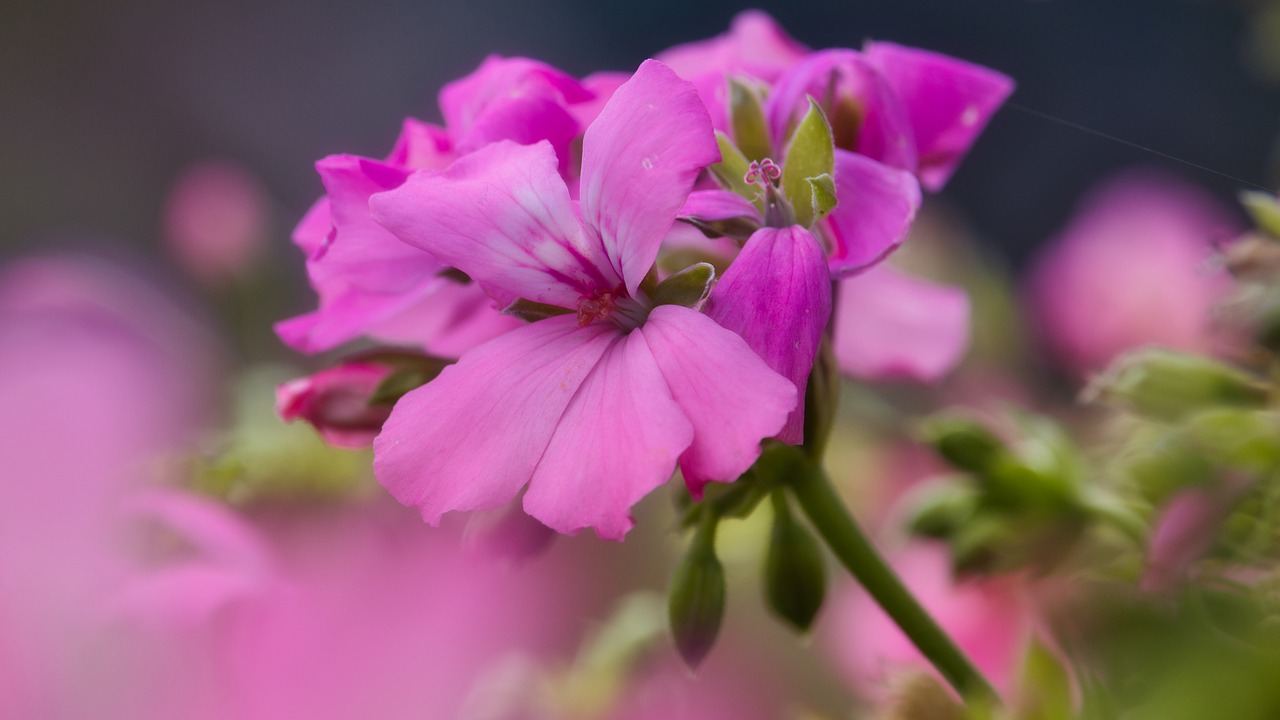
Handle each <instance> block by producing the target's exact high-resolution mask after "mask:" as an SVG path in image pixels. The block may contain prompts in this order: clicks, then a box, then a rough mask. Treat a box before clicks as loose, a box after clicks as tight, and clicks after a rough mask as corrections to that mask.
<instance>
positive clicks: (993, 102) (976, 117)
mask: <svg viewBox="0 0 1280 720" xmlns="http://www.w3.org/2000/svg"><path fill="white" fill-rule="evenodd" d="M865 52H866V57H867V60H869V61H870V62H871V63H872V64H873V65H875V66H876V67H877V68H879V70H880V72H881V73H883V74H884V76H885V78H887V79H888V81H889V84H890V85H891V86H892V87H893V90H894V92H895V93H896V94H897V96H898V97H899V98H900V99H901V101H902V105H903V107H904V108H905V109H906V113H907V117H908V119H909V121H910V122H911V128H912V131H913V134H914V136H915V144H916V151H917V153H918V154H919V158H920V160H919V162H920V167H919V171H918V172H919V175H920V181H921V182H922V183H923V184H924V186H925V187H926V188H928V189H929V190H933V191H937V190H940V189H942V186H943V185H945V184H946V183H947V180H948V179H950V177H951V173H953V172H955V169H956V165H957V164H959V162H960V160H961V159H963V158H964V156H965V154H966V153H968V152H969V148H970V146H972V145H973V143H974V141H975V140H977V138H978V135H979V134H980V133H981V132H982V130H983V128H985V127H986V126H987V122H988V121H989V120H990V119H991V116H992V115H994V114H995V112H996V110H998V109H999V108H1000V106H1001V105H1002V104H1004V101H1005V99H1006V98H1008V97H1009V94H1010V93H1012V92H1013V80H1012V79H1010V78H1009V77H1008V76H1006V75H1003V74H1001V73H998V72H996V71H994V70H991V69H990V68H985V67H982V66H981V65H975V64H973V63H968V62H965V61H963V60H957V59H956V58H953V57H948V56H946V55H942V54H939V53H934V52H928V51H926V50H918V49H916V48H910V47H903V46H902V45H895V44H893V43H886V42H872V43H867V46H866V51H865Z"/></svg>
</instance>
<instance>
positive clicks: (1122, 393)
mask: <svg viewBox="0 0 1280 720" xmlns="http://www.w3.org/2000/svg"><path fill="white" fill-rule="evenodd" d="M1270 394H1271V387H1270V386H1269V385H1268V384H1267V383H1264V382H1263V381H1261V380H1259V379H1257V378H1255V377H1253V376H1251V375H1249V374H1247V373H1245V372H1242V371H1240V370H1237V369H1236V368H1233V367H1231V366H1230V365H1226V364H1224V363H1221V362H1218V361H1216V360H1211V359H1209V358H1205V357H1200V356H1197V355H1187V354H1183V353H1175V352H1170V351H1167V350H1139V351H1137V352H1133V353H1129V354H1128V355H1125V356H1124V357H1122V358H1120V359H1119V360H1118V361H1116V362H1115V363H1113V364H1112V365H1111V367H1110V368H1108V369H1107V371H1106V372H1105V373H1103V374H1102V375H1100V376H1098V377H1097V378H1095V379H1094V381H1093V382H1091V383H1090V384H1089V387H1088V388H1086V389H1085V397H1086V399H1090V400H1093V399H1099V400H1102V401H1104V402H1107V403H1111V404H1113V405H1117V406H1120V407H1123V408H1126V409H1128V410H1130V411H1132V412H1134V413H1137V414H1139V415H1142V416H1144V417H1148V418H1151V419H1155V420H1169V421H1176V420H1180V419H1182V418H1184V417H1186V416H1187V415H1191V414H1194V413H1196V412H1198V411H1202V410H1208V409H1211V408H1215V407H1222V406H1228V407H1262V406H1264V405H1266V404H1267V401H1268V399H1269V398H1270Z"/></svg>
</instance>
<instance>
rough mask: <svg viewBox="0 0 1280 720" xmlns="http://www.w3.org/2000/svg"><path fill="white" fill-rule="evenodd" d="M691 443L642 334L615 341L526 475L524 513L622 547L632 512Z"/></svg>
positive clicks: (687, 428)
mask: <svg viewBox="0 0 1280 720" xmlns="http://www.w3.org/2000/svg"><path fill="white" fill-rule="evenodd" d="M692 441H693V427H692V426H691V425H690V424H689V421H688V420H686V419H685V416H684V413H683V412H682V411H681V409H680V406H678V405H677V404H676V402H675V400H674V399H672V397H671V391H670V390H668V389H667V383H666V381H665V380H664V379H663V377H662V373H661V372H659V370H658V365H657V363H655V362H654V359H653V354H652V353H651V352H650V350H649V345H648V343H647V342H646V341H645V336H644V333H641V332H632V333H631V334H629V335H627V336H625V337H620V338H618V339H617V340H616V341H615V342H614V344H613V345H612V346H611V347H610V348H609V350H607V351H606V352H605V354H604V356H603V357H602V358H601V359H600V362H599V363H598V364H597V365H596V367H595V369H594V370H592V371H591V374H590V375H588V376H587V379H586V381H585V382H583V383H582V386H581V387H580V388H579V389H578V394H577V395H576V396H575V397H574V398H573V402H571V403H570V404H569V407H568V409H567V410H565V413H564V416H563V417H561V418H560V424H559V426H558V427H557V428H556V433H555V436H554V437H552V439H551V444H550V445H549V446H547V451H546V453H544V454H543V456H542V462H540V463H539V464H538V469H537V470H536V471H535V472H534V474H533V480H532V481H531V483H530V485H529V491H528V492H527V493H526V494H525V496H524V507H525V510H526V511H528V513H529V514H530V515H533V516H534V517H536V518H538V519H539V520H541V521H542V522H544V523H546V524H547V525H548V526H550V527H551V528H553V529H555V530H557V531H559V532H562V533H572V532H574V531H576V530H579V529H581V528H584V527H594V528H595V529H596V532H597V533H598V534H599V535H600V536H601V537H604V538H609V539H613V540H621V539H622V537H623V535H625V534H626V532H627V531H628V530H630V529H631V526H632V521H631V516H630V511H631V506H632V505H634V504H636V503H637V502H638V501H639V500H640V499H641V498H643V497H644V496H645V495H648V494H649V492H650V491H652V490H653V489H654V488H656V487H658V486H659V485H661V484H663V483H665V482H666V481H667V480H668V479H670V477H671V474H672V472H673V471H674V470H675V466H676V461H677V459H678V458H679V457H680V453H682V452H684V450H685V448H687V447H689V444H690V443H691V442H692Z"/></svg>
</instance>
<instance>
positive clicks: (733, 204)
mask: <svg viewBox="0 0 1280 720" xmlns="http://www.w3.org/2000/svg"><path fill="white" fill-rule="evenodd" d="M680 217H689V218H697V219H699V220H707V221H715V220H732V219H734V218H740V217H745V218H753V219H759V217H760V211H759V210H758V209H756V206H755V205H752V204H751V203H750V201H748V200H747V199H746V198H744V197H742V196H741V195H739V194H737V193H735V192H729V191H728V190H695V191H693V192H691V193H689V198H688V199H687V200H685V201H684V206H683V207H681V208H680Z"/></svg>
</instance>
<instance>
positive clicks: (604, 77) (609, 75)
mask: <svg viewBox="0 0 1280 720" xmlns="http://www.w3.org/2000/svg"><path fill="white" fill-rule="evenodd" d="M630 79H631V76H630V75H628V74H627V73H624V72H616V71H611V70H605V71H602V72H597V73H591V74H590V75H588V76H586V77H584V78H582V87H584V88H586V89H587V90H588V91H589V92H590V93H591V94H592V98H591V99H590V100H587V101H586V102H580V103H574V104H573V105H571V106H569V112H571V113H573V116H574V117H575V118H577V119H578V124H579V125H580V126H582V127H587V126H588V125H590V124H591V123H593V122H595V119H596V118H597V117H599V115H600V111H601V110H603V109H604V106H605V103H608V102H609V98H611V97H613V94H614V93H615V92H617V91H618V88H620V87H622V84H623V83H625V82H626V81H627V80H630Z"/></svg>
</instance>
